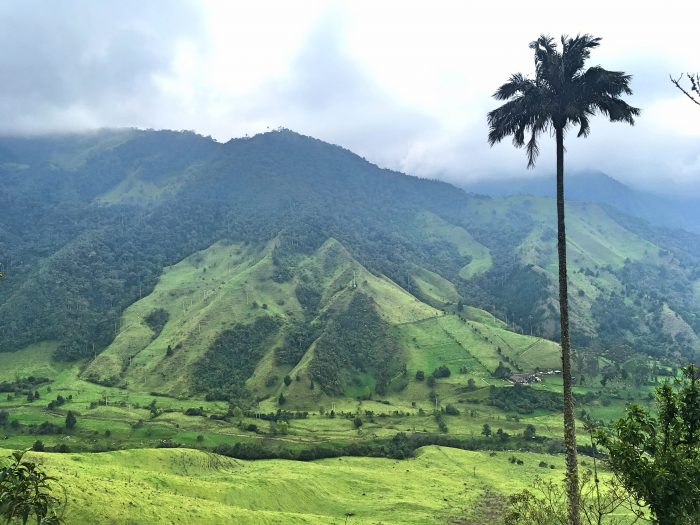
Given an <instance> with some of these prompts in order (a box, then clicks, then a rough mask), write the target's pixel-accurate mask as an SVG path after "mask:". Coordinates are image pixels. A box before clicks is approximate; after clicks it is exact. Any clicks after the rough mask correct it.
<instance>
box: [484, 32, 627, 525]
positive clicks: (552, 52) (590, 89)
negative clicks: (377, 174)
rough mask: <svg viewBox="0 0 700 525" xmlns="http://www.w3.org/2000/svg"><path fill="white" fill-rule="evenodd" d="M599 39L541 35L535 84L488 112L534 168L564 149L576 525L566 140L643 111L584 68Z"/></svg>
mask: <svg viewBox="0 0 700 525" xmlns="http://www.w3.org/2000/svg"><path fill="white" fill-rule="evenodd" d="M598 45H600V38H596V37H593V36H591V35H579V36H577V37H576V38H569V37H566V36H563V37H562V38H561V48H560V47H559V46H558V44H557V42H556V41H555V40H554V39H553V38H551V37H549V36H544V35H543V36H540V38H538V39H537V40H535V41H534V42H532V43H531V44H530V48H531V49H532V50H533V51H534V53H535V78H534V79H531V78H527V77H525V76H523V75H522V74H521V73H516V74H515V75H512V76H511V77H510V80H508V82H506V83H505V84H503V85H502V86H501V87H499V88H498V90H497V91H496V93H495V94H494V98H496V99H497V100H505V101H506V102H505V103H504V104H503V105H502V106H500V107H498V108H496V109H494V110H493V111H491V112H489V114H488V124H489V137H488V140H489V144H490V145H491V146H493V145H494V144H496V143H498V142H500V141H501V140H502V139H504V138H505V137H508V136H510V135H512V136H513V145H515V146H516V147H518V148H520V147H525V149H526V152H527V159H528V164H527V165H528V168H532V167H534V165H535V160H536V159H537V156H538V154H539V151H540V150H539V145H538V139H539V137H540V135H541V134H542V133H550V134H553V135H554V136H555V138H556V147H557V231H558V236H557V248H558V255H559V312H560V323H561V359H562V374H563V379H564V443H565V451H566V479H567V493H568V516H569V523H570V524H571V525H579V524H580V513H579V490H578V467H577V460H576V427H575V418H574V400H573V395H572V391H571V341H570V336H569V304H568V291H567V276H566V230H565V227H564V134H565V132H566V131H567V130H568V129H569V127H570V126H572V125H575V126H578V134H577V136H579V137H586V136H588V134H589V133H590V118H591V117H593V116H594V115H596V114H602V115H604V116H606V117H607V118H608V119H610V120H611V121H613V122H618V121H623V122H627V123H629V124H634V117H635V116H636V115H639V109H637V108H634V107H631V106H630V105H628V104H627V103H626V102H625V101H623V100H622V99H621V98H620V96H621V95H622V94H627V95H631V94H632V90H631V89H630V88H629V83H630V80H631V76H630V75H626V74H624V73H622V72H618V71H608V70H606V69H603V68H602V67H600V66H594V67H590V68H588V69H584V63H585V62H586V60H587V59H588V58H589V57H590V54H591V50H592V49H594V48H596V47H598Z"/></svg>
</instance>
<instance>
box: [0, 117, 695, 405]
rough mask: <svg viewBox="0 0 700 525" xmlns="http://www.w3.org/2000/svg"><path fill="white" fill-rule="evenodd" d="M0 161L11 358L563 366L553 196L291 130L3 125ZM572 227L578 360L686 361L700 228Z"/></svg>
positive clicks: (374, 377) (104, 372)
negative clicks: (39, 130)
mask: <svg viewBox="0 0 700 525" xmlns="http://www.w3.org/2000/svg"><path fill="white" fill-rule="evenodd" d="M0 172H1V177H2V181H3V182H2V191H1V192H0V264H1V265H2V266H1V269H2V270H3V271H5V274H6V279H5V280H4V281H2V284H1V285H0V293H1V295H0V333H1V334H2V338H1V339H0V351H2V352H15V351H17V350H21V349H23V348H25V347H28V346H30V345H34V344H36V343H40V342H46V341H53V342H55V346H56V350H55V354H54V357H55V359H57V360H59V361H73V360H80V361H81V363H83V367H82V371H81V377H82V378H83V379H86V380H89V381H91V382H93V383H98V384H102V385H108V386H119V387H122V388H128V389H130V388H136V389H137V390H139V391H156V392H162V393H167V394H169V395H177V396H190V395H195V396H206V397H208V398H209V399H230V398H236V399H240V400H246V401H247V402H250V403H253V402H255V401H257V402H259V403H262V404H263V405H264V404H266V403H267V404H270V405H272V406H277V405H278V404H284V402H285V401H287V402H289V403H290V405H291V406H296V407H317V406H319V403H320V402H322V401H323V400H324V399H325V398H326V397H328V396H348V397H365V398H367V397H370V396H381V395H385V394H387V393H392V394H393V395H398V396H405V397H406V399H411V398H414V397H415V396H422V397H425V395H427V392H426V391H424V390H421V389H424V386H423V385H421V381H417V380H415V377H416V374H417V373H418V372H419V371H422V372H423V373H424V374H425V376H426V377H427V376H429V375H430V373H431V372H433V370H437V369H439V368H440V367H447V368H448V369H449V371H450V372H451V374H457V373H458V371H459V370H469V373H470V374H471V375H473V376H474V377H475V378H476V379H478V380H480V381H484V382H485V383H486V384H488V382H489V378H491V377H492V376H493V374H494V372H495V371H496V370H497V369H499V367H500V369H503V368H506V367H507V368H510V369H511V370H512V371H513V372H515V371H523V372H531V371H534V370H536V369H537V368H540V369H546V368H556V367H557V361H558V351H557V346H556V344H555V343H554V342H553V341H555V340H556V339H557V337H558V332H557V330H558V326H557V303H556V300H555V299H556V250H555V242H556V235H555V223H554V205H553V202H552V200H551V199H549V198H546V197H528V196H512V197H498V198H493V197H485V196H478V195H467V194H465V193H464V192H463V191H462V190H460V189H457V188H455V187H453V186H451V185H449V184H446V183H442V182H437V181H430V180H424V179H418V178H415V177H410V176H406V175H404V174H400V173H396V172H392V171H389V170H384V169H380V168H378V167H376V166H374V165H372V164H370V163H368V162H366V161H365V160H363V159H362V158H360V157H358V156H356V155H354V154H353V153H351V152H349V151H347V150H345V149H342V148H340V147H337V146H333V145H329V144H327V143H324V142H321V141H319V140H316V139H312V138H309V137H304V136H301V135H298V134H296V133H293V132H291V131H288V130H281V131H276V132H271V133H266V134H262V135H258V136H255V137H253V138H249V139H248V138H246V139H237V140H232V141H230V142H228V143H226V144H220V143H217V142H214V141H213V140H211V139H209V138H204V137H201V136H198V135H195V134H192V133H184V132H172V131H137V130H117V131H103V132H99V133H95V134H91V135H75V136H58V137H45V138H31V139H27V138H4V139H0ZM567 221H568V222H567V224H568V231H569V261H570V264H571V267H570V276H571V294H572V297H571V300H572V323H573V328H574V331H573V333H574V342H575V345H576V347H577V349H578V351H577V356H576V358H577V362H576V368H577V372H578V373H579V374H588V375H596V374H598V373H599V372H600V370H599V369H600V368H601V367H606V366H607V367H609V368H610V369H611V371H610V372H609V373H610V374H614V373H618V374H619V373H622V372H621V370H624V369H625V366H627V365H626V364H628V363H630V362H631V360H632V361H633V360H634V359H636V358H639V357H640V356H641V357H643V356H653V357H655V358H656V360H657V362H662V363H667V364H668V365H669V366H672V365H674V364H676V363H678V362H680V361H683V360H687V359H693V358H696V357H697V355H698V353H699V352H700V339H699V338H698V334H700V237H698V236H695V235H694V234H691V233H687V232H680V231H669V230H664V229H661V228H659V227H656V226H652V225H650V224H648V223H645V222H643V221H642V220H640V219H637V218H633V217H630V216H628V215H625V214H624V213H623V212H621V211H619V210H614V209H611V208H609V207H604V206H602V205H598V204H591V203H580V202H572V203H571V204H570V205H569V208H568V217H567ZM627 367H628V368H630V369H631V367H630V366H627ZM446 381H447V382H448V383H449V382H450V381H451V379H449V377H448V378H447V379H446ZM454 381H455V383H457V382H458V381H457V380H456V379H455V380H454ZM412 396H413V397H412Z"/></svg>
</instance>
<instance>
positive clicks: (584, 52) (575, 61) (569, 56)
mask: <svg viewBox="0 0 700 525" xmlns="http://www.w3.org/2000/svg"><path fill="white" fill-rule="evenodd" d="M600 41H601V38H598V37H594V36H591V35H589V34H584V35H576V37H575V38H567V37H565V36H563V37H562V38H561V42H562V61H563V63H564V75H565V76H566V77H568V78H570V77H573V76H574V75H575V74H576V72H577V71H580V70H581V69H583V65H584V64H585V62H586V60H588V59H589V58H590V57H591V50H592V49H595V48H596V47H598V46H599V45H600Z"/></svg>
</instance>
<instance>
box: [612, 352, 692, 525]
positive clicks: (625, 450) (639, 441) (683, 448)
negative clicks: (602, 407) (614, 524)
mask: <svg viewBox="0 0 700 525" xmlns="http://www.w3.org/2000/svg"><path fill="white" fill-rule="evenodd" d="M683 373H684V377H685V379H684V381H682V382H680V383H679V384H678V385H677V388H676V389H674V388H672V387H671V386H670V385H668V384H665V385H663V386H661V387H659V388H658V390H657V394H656V406H657V411H658V415H657V416H654V415H652V414H651V413H650V412H649V411H648V410H646V409H645V408H643V407H641V406H639V405H630V406H629V407H628V409H627V414H626V416H625V417H623V418H621V419H620V420H618V421H617V423H616V424H615V426H614V430H613V431H612V432H610V433H601V434H600V441H601V443H602V444H603V445H604V446H605V447H606V448H607V449H608V450H609V452H610V466H611V467H612V469H613V470H614V472H615V473H616V474H617V476H618V477H619V478H620V480H621V482H622V483H623V484H624V486H625V487H627V489H629V491H630V492H631V493H632V494H634V495H635V496H636V497H637V498H638V499H639V500H640V501H644V502H646V504H647V505H648V506H649V508H650V509H651V511H652V512H653V514H654V516H655V517H656V520H657V522H658V523H659V524H660V525H671V524H674V525H684V524H695V523H697V522H698V520H699V519H700V383H699V380H700V369H698V368H697V367H695V366H688V367H686V368H685V369H684V370H683Z"/></svg>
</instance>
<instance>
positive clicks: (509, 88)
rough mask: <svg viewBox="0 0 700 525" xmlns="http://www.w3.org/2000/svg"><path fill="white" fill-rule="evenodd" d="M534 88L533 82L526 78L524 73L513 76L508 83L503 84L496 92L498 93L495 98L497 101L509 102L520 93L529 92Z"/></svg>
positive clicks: (494, 95)
mask: <svg viewBox="0 0 700 525" xmlns="http://www.w3.org/2000/svg"><path fill="white" fill-rule="evenodd" d="M532 87H534V82H533V81H532V80H529V79H527V78H525V76H524V75H523V74H522V73H515V74H514V75H511V77H510V79H508V82H506V83H505V84H502V85H501V86H500V87H499V88H498V89H497V90H496V92H495V93H494V94H493V98H495V99H496V100H508V99H509V98H511V97H513V96H515V95H517V94H518V93H525V92H527V91H528V90H529V89H531V88H532Z"/></svg>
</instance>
